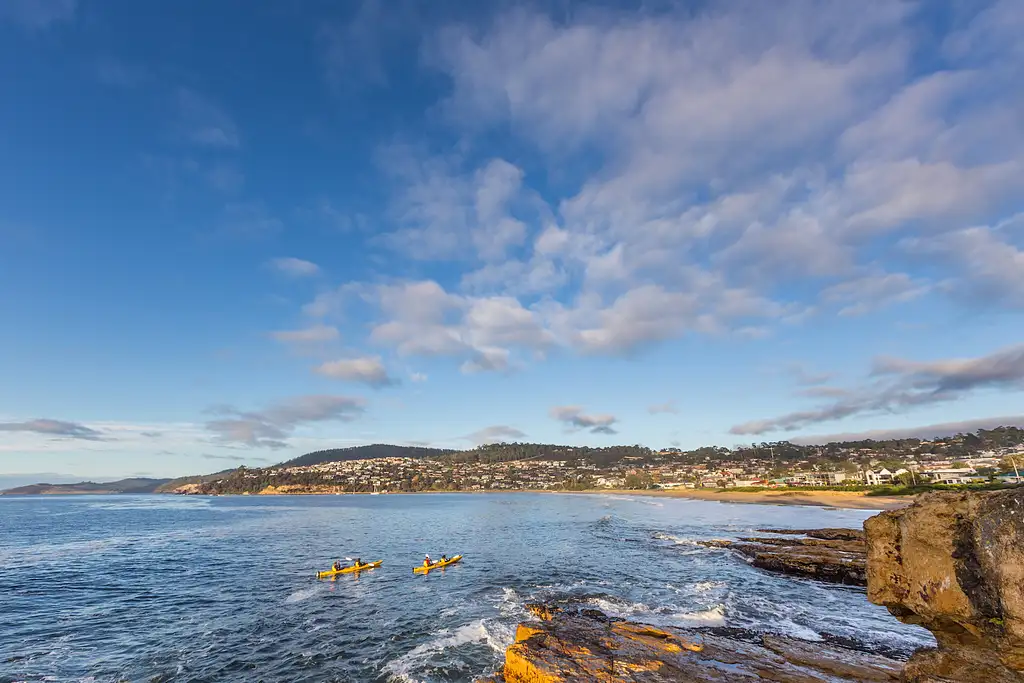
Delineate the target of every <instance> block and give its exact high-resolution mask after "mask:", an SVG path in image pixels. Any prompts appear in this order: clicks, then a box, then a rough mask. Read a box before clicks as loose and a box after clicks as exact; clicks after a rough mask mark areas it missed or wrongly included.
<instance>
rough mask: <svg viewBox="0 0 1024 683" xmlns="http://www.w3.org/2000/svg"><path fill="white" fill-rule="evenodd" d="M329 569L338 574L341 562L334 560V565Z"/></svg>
mask: <svg viewBox="0 0 1024 683" xmlns="http://www.w3.org/2000/svg"><path fill="white" fill-rule="evenodd" d="M331 569H333V570H334V571H336V572H340V571H341V560H335V561H334V564H333V565H332V566H331Z"/></svg>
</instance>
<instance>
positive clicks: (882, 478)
mask: <svg viewBox="0 0 1024 683" xmlns="http://www.w3.org/2000/svg"><path fill="white" fill-rule="evenodd" d="M894 478H895V475H894V474H893V473H892V472H890V471H889V470H887V469H885V468H884V467H883V468H882V469H880V470H879V471H877V472H875V471H874V470H866V471H865V472H864V483H865V484H867V485H868V486H888V485H889V484H891V483H892V480H893V479H894Z"/></svg>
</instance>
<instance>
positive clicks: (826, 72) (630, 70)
mask: <svg viewBox="0 0 1024 683" xmlns="http://www.w3.org/2000/svg"><path fill="white" fill-rule="evenodd" d="M659 7H662V8H665V9H656V10H655V9H645V10H643V11H626V10H612V9H602V10H593V11H589V12H582V13H573V14H571V15H570V16H567V17H558V18H555V17H554V16H552V15H551V14H548V13H545V12H543V11H540V10H538V9H536V8H518V9H513V10H511V11H500V10H499V11H498V12H497V14H496V15H494V17H493V21H490V22H488V23H486V24H484V25H482V26H481V25H479V24H478V25H473V26H470V25H464V24H448V25H446V26H445V27H444V28H442V29H441V30H440V31H438V32H437V34H436V35H434V36H433V37H431V38H429V39H428V40H427V45H426V48H425V55H426V63H427V64H428V65H429V67H430V68H431V69H434V70H436V71H437V72H439V73H440V74H441V75H442V76H444V77H445V78H447V79H448V80H449V81H450V83H451V89H450V96H448V97H446V98H445V99H444V100H443V101H441V102H440V103H439V105H440V106H439V107H437V108H436V109H435V110H432V111H437V112H439V113H440V114H441V117H440V120H441V121H442V122H443V123H447V124H448V125H450V126H451V132H452V134H453V135H454V136H455V137H457V138H458V139H459V140H462V144H459V145H455V146H447V145H446V146H445V147H444V149H445V151H444V152H443V153H438V152H436V150H437V149H440V147H439V146H437V145H431V144H428V143H427V142H426V141H424V142H422V143H420V142H419V141H417V140H415V139H413V140H412V141H411V142H410V141H409V140H408V138H405V139H403V141H402V142H400V143H393V142H392V143H389V144H387V145H385V146H384V147H383V148H382V149H380V150H379V153H378V154H377V158H376V162H377V165H378V166H379V168H380V169H381V171H382V175H383V177H384V180H385V183H386V186H387V187H388V188H389V190H390V192H391V197H390V201H389V202H388V203H387V208H386V210H385V211H384V212H383V215H382V216H380V220H381V223H382V224H383V225H384V226H385V228H384V230H383V231H382V233H383V234H380V235H377V236H376V238H375V240H376V241H375V242H374V245H375V246H379V247H384V248H386V249H388V250H390V254H389V256H390V257H392V258H394V259H395V262H396V263H400V264H403V265H409V266H410V269H409V271H408V272H409V273H410V278H409V281H406V282H402V281H396V280H391V281H388V282H387V284H383V285H380V284H373V285H369V284H366V283H359V282H352V283H345V284H343V285H342V286H341V287H339V288H337V289H335V290H332V291H330V292H324V293H321V294H320V295H318V297H317V298H316V299H315V300H314V301H312V302H310V303H309V304H307V306H306V307H305V311H306V312H307V313H308V314H309V315H312V316H315V317H326V316H328V315H330V314H331V313H332V312H333V311H337V310H340V309H341V308H342V307H344V306H346V305H347V301H348V299H349V298H350V297H354V298H357V299H361V303H362V304H369V305H370V315H371V318H372V323H371V325H370V333H369V337H370V339H369V340H370V341H371V342H372V343H374V344H379V345H383V346H386V347H389V348H391V349H394V350H395V351H396V352H397V353H398V354H399V355H406V356H408V355H422V356H445V357H450V358H453V359H457V361H458V362H459V363H460V368H461V369H462V371H463V372H484V371H498V372H505V371H508V370H510V369H515V368H518V367H520V366H521V365H522V364H523V363H524V362H525V360H527V359H529V360H536V359H541V358H545V357H547V356H549V355H550V354H551V353H552V352H554V351H555V350H559V349H565V350H569V351H572V352H577V353H587V354H602V355H626V354H634V353H638V352H640V351H642V350H644V349H645V348H647V347H649V346H651V345H653V344H658V343H660V342H665V341H668V340H673V339H677V338H679V337H682V336H685V335H729V336H741V337H764V336H766V335H770V334H773V333H774V332H775V331H776V330H778V329H779V328H781V327H783V326H786V325H799V324H801V323H803V322H804V321H806V320H809V319H811V318H813V317H815V316H837V315H838V316H844V317H854V316H867V315H871V314H873V313H875V312H877V311H879V310H882V309H885V308H891V307H898V306H914V305H916V304H917V303H918V302H920V301H923V300H925V299H928V298H931V297H936V296H947V295H948V296H953V297H955V298H959V297H962V294H963V293H964V292H974V293H976V296H975V297H974V300H975V301H979V300H985V301H987V302H989V303H990V304H991V305H996V306H1004V307H1019V306H1020V305H1021V301H1024V296H1022V295H1021V294H1020V292H1021V290H1022V287H1021V285H1020V273H1022V272H1024V269H1022V268H1021V267H1020V265H1021V248H1022V245H1021V238H1020V233H1019V231H1016V230H1015V229H1013V228H1010V227H1002V228H1001V227H999V226H1001V225H1003V223H1002V222H1000V220H1001V217H1002V216H1003V215H1005V213H1006V212H1007V211H1008V210H1009V209H1011V208H1013V207H1014V203H1015V202H1017V201H1018V198H1019V197H1020V194H1021V192H1022V191H1024V172H1022V171H1024V167H1022V161H1021V159H1024V126H1022V125H1021V123H1020V120H1019V116H1016V112H1019V111H1020V109H1021V106H1024V95H1021V94H1020V89H1019V88H1017V87H1016V84H1017V77H1016V76H1015V74H1019V71H1020V68H1022V67H1024V55H1022V54H1021V51H1020V50H1018V49H1017V48H1016V44H1015V42H1014V41H1012V40H1010V39H1009V38H1008V36H1010V35H1013V32H1012V31H1008V30H1007V31H1001V32H1000V33H999V35H1000V36H1002V38H1001V39H1000V40H995V41H993V42H992V43H991V44H989V43H985V41H981V40H979V39H978V36H979V35H983V34H984V32H985V31H986V30H990V27H991V26H992V25H994V24H993V22H995V24H998V25H1000V26H1002V25H1003V24H1001V23H999V22H1000V21H1005V20H1006V19H1005V15H1006V13H1007V12H1009V10H1007V9H1006V5H1005V4H1003V3H991V7H989V8H987V9H984V10H982V11H979V12H976V13H973V14H972V13H962V14H961V13H956V14H955V16H951V17H950V23H949V27H948V28H943V29H941V30H942V31H944V32H945V33H942V34H934V35H933V34H931V33H929V32H930V31H931V32H934V31H936V30H937V29H936V28H935V27H934V26H931V25H927V26H926V25H923V24H921V23H920V21H921V19H920V13H917V12H915V11H914V10H913V7H912V5H910V4H908V3H892V2H886V1H885V0H880V1H878V2H867V3H858V4H856V5H850V4H846V3H838V2H837V3H825V4H821V5H814V6H813V7H812V6H810V5H808V4H807V3H804V2H799V1H798V0H793V1H782V2H776V3H770V5H769V4H759V3H752V4H740V5H736V4H712V5H709V6H708V7H705V8H701V9H699V10H696V11H694V10H692V8H689V7H688V6H684V5H682V4H678V5H677V4H673V3H663V4H661V5H659ZM367 11H368V12H371V14H372V11H375V10H373V8H372V7H371V8H369V9H367ZM993 16H997V17H1000V18H1001V19H1000V20H999V21H996V20H994V19H992V18H991V17H993ZM986 17H987V18H986ZM356 18H357V19H358V16H357V17H356ZM986 22H987V23H986ZM980 27H989V28H980ZM428 33H429V30H428ZM922 41H923V42H922ZM944 41H945V42H944ZM922 44H927V45H928V46H929V49H931V48H934V47H935V46H936V45H942V51H943V54H944V55H945V57H946V59H948V63H944V65H943V70H942V71H936V72H931V73H929V72H924V73H922V72H921V70H920V69H918V68H916V66H917V65H916V62H915V61H914V60H915V57H914V56H915V54H918V53H919V52H920V49H921V47H922ZM982 55H986V56H985V57H984V59H982ZM345 59H347V57H346V58H345ZM341 61H342V62H344V61H345V60H344V59H342V60H341ZM793 121H799V122H800V125H798V126H796V125H793ZM481 141H483V143H490V142H492V141H497V142H499V143H504V144H496V145H490V144H476V143H480V142H481ZM510 149H511V150H518V151H517V152H516V154H515V156H513V155H512V153H510V152H509V150H510ZM1017 209H1018V210H1019V207H1017ZM1004 222H1005V221H1004ZM967 226H981V227H967ZM897 244H898V245H900V246H901V249H894V248H893V246H894V245H897ZM937 257H938V258H937ZM423 262H427V263H423ZM937 262H941V263H943V264H951V265H953V268H951V269H950V268H947V269H946V271H945V272H942V273H937V272H936V268H935V265H936V263H937ZM442 263H443V264H444V268H446V269H447V270H446V271H445V272H446V273H449V272H450V273H452V275H454V277H452V278H448V277H445V279H444V280H433V279H428V278H427V277H424V276H423V275H422V273H425V272H428V273H429V272H431V269H432V268H436V267H438V265H439V264H442ZM950 272H952V273H955V277H950V276H949V274H950ZM938 278H944V279H938Z"/></svg>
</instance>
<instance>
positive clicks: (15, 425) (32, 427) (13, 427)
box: [0, 418, 104, 441]
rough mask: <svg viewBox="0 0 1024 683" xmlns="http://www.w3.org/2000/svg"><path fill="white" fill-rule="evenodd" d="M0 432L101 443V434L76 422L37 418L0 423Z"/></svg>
mask: <svg viewBox="0 0 1024 683" xmlns="http://www.w3.org/2000/svg"><path fill="white" fill-rule="evenodd" d="M0 432H31V433H33V434H42V435H44V436H54V437H63V438H68V439H83V440H85V441H102V440H103V439H104V436H103V433H102V432H100V431H98V430H95V429H92V428H91V427H86V426H85V425H83V424H79V423H77V422H67V421H65V420H51V419H47V418H38V419H35V420H26V421H24V422H0Z"/></svg>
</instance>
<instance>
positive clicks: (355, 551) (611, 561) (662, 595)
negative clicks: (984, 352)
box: [0, 493, 933, 683]
mask: <svg viewBox="0 0 1024 683" xmlns="http://www.w3.org/2000/svg"><path fill="white" fill-rule="evenodd" d="M871 514H873V513H871V512H869V511H861V510H856V511H855V510H832V509H821V508H809V507H784V506H762V505H743V504H726V503H717V502H707V501H696V500H679V499H675V500H672V499H652V498H644V497H641V496H635V497H634V496H610V495H609V496H600V495H557V494H529V493H520V494H483V495H479V494H478V495H472V494H463V495H460V494H431V495H380V496H366V495H361V496H356V495H348V496H280V497H277V496H261V497H246V496H224V497H213V498H208V497H174V496H157V495H150V496H66V497H65V496H60V497H58V496H39V497H0V681H4V682H8V681H44V680H45V681H150V682H153V683H160V682H166V681H194V682H198V681H247V682H249V681H472V680H474V679H475V678H476V677H477V676H480V675H483V674H486V673H489V672H493V671H494V670H495V669H496V668H497V667H498V666H499V665H500V663H501V661H502V659H503V652H504V648H505V647H506V646H508V645H509V644H510V643H511V642H512V639H513V634H514V632H515V626H516V624H517V623H518V622H519V621H520V620H522V619H523V618H524V617H525V611H524V609H523V604H524V603H526V602H530V601H537V600H544V599H551V598H554V599H566V598H571V599H574V600H577V601H579V602H581V603H584V604H587V605H589V606H593V607H595V608H598V609H601V610H604V611H606V612H608V613H610V614H614V615H620V616H623V617H628V618H631V619H637V620H642V621H645V622H648V623H655V624H666V625H678V626H715V625H725V626H737V627H746V628H753V629H761V630H768V631H774V632H779V633H784V634H788V635H790V636H794V637H797V638H803V639H806V640H811V641H814V640H820V639H821V638H822V637H823V636H824V637H827V636H828V635H832V636H839V637H840V638H846V639H851V640H853V641H855V642H857V643H860V644H862V645H863V646H864V647H866V648H867V649H875V650H877V651H884V652H890V653H891V652H893V651H896V652H907V653H909V652H910V651H911V650H913V649H914V648H915V647H917V646H919V645H922V644H931V643H932V642H933V641H932V638H931V636H930V635H929V634H928V633H927V632H926V631H924V630H922V629H919V628H916V627H910V626H904V625H901V624H899V623H898V622H897V621H896V620H895V619H894V618H892V617H891V616H889V614H888V613H887V612H886V611H885V609H883V608H881V607H877V606H874V605H871V604H870V603H868V601H867V599H866V598H865V595H864V592H863V590H861V589H856V588H850V587H842V586H835V585H828V584H822V583H817V582H813V581H808V580H801V579H795V578H788V577H784V576H776V575H772V574H768V573H765V572H762V571H760V570H757V569H754V568H752V567H750V566H749V565H748V564H747V563H746V562H744V561H743V560H742V559H740V558H739V557H737V556H736V555H734V554H732V553H730V552H729V551H726V550H717V549H708V548H703V547H701V546H697V545H695V544H694V543H693V541H694V540H695V539H703V538H733V537H736V536H742V535H745V534H749V533H750V532H751V531H753V530H754V529H755V528H757V527H762V526H773V527H802V528H808V527H824V526H838V527H858V528H859V527H860V525H861V522H862V521H863V520H864V519H865V518H867V517H868V516H870V515H871ZM424 553H430V555H431V557H439V556H440V555H441V554H442V553H446V554H448V555H454V554H457V553H462V554H464V555H465V560H464V561H463V562H462V563H461V564H458V565H454V566H452V567H450V568H448V569H445V570H443V571H441V570H436V571H433V572H431V573H430V574H429V575H427V576H420V575H414V574H413V572H412V568H413V566H414V565H416V564H418V563H419V562H420V561H422V559H423V555H424ZM356 556H359V557H361V558H362V559H363V560H364V561H372V560H379V559H382V560H383V561H384V564H383V566H382V567H381V568H380V569H377V570H374V571H370V572H365V573H363V574H361V575H360V576H341V577H338V578H337V580H317V579H316V578H315V577H314V573H315V571H316V570H318V569H328V568H329V567H330V565H331V562H332V561H333V560H335V559H337V558H344V557H356Z"/></svg>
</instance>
